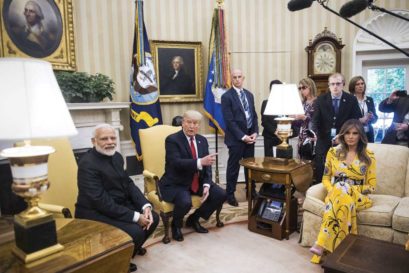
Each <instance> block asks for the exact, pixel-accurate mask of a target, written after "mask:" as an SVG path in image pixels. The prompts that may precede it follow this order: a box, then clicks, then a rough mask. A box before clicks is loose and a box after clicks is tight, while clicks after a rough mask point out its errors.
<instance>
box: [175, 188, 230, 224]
mask: <svg viewBox="0 0 409 273" xmlns="http://www.w3.org/2000/svg"><path fill="white" fill-rule="evenodd" d="M191 195H192V192H191V191H190V190H185V191H179V192H178V193H177V194H176V195H175V199H174V200H173V201H172V203H173V204H174V208H173V221H172V225H173V226H175V227H178V228H181V227H182V226H183V218H184V217H185V215H186V214H187V213H188V212H189V210H190V209H191V208H192V197H191ZM225 201H226V191H225V190H223V189H222V188H220V187H219V186H217V185H216V184H212V185H211V186H210V189H209V196H208V198H207V199H206V201H205V202H204V203H203V204H202V205H201V206H200V207H199V208H198V209H197V210H196V211H195V212H194V214H193V217H195V218H196V219H195V220H198V219H199V218H200V217H201V218H203V219H205V220H208V219H209V217H210V216H211V215H212V213H213V212H214V211H215V210H217V209H218V208H219V207H221V206H222V205H223V203H224V202H225Z"/></svg>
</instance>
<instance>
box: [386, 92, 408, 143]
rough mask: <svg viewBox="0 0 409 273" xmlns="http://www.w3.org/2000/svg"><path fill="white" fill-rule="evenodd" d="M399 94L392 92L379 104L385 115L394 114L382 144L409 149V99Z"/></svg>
mask: <svg viewBox="0 0 409 273" xmlns="http://www.w3.org/2000/svg"><path fill="white" fill-rule="evenodd" d="M397 92H398V91H394V92H392V94H391V95H390V96H389V97H388V98H386V99H384V100H383V101H382V102H381V103H380V104H379V111H381V112H383V113H392V112H393V122H392V124H391V126H390V127H389V128H388V130H387V131H386V134H385V137H384V138H383V139H382V143H384V144H398V145H402V146H407V147H409V97H408V95H405V94H402V95H401V94H400V93H397ZM399 95H401V96H399Z"/></svg>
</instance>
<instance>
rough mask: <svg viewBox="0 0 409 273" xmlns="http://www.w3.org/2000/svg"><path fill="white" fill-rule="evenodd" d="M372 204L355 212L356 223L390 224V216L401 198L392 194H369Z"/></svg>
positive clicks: (388, 225) (385, 225)
mask: <svg viewBox="0 0 409 273" xmlns="http://www.w3.org/2000/svg"><path fill="white" fill-rule="evenodd" d="M369 197H370V198H371V199H372V200H373V206H372V207H370V208H368V209H364V210H361V211H359V212H358V213H357V220H358V224H362V225H372V226H383V227H391V226H392V216H393V213H394V211H395V208H396V206H397V205H398V204H399V201H400V200H401V198H399V197H396V196H392V195H382V194H371V195H369Z"/></svg>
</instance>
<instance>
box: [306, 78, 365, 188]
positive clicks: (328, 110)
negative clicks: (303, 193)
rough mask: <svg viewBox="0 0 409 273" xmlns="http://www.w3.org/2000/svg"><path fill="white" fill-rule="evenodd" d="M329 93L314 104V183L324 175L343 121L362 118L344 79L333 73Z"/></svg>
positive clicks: (329, 82) (329, 83) (319, 180)
mask: <svg viewBox="0 0 409 273" xmlns="http://www.w3.org/2000/svg"><path fill="white" fill-rule="evenodd" d="M328 86H329V90H330V92H326V93H325V94H322V95H320V96H319V97H318V98H317V99H316V100H315V103H314V110H315V111H314V115H313V118H312V128H313V131H314V132H315V133H316V135H317V144H316V147H315V159H314V163H315V182H316V183H320V182H321V179H322V175H323V173H324V164H325V157H326V155H327V152H328V150H329V148H330V147H331V145H332V144H333V143H332V142H333V141H335V137H336V135H337V134H338V132H339V130H340V129H341V127H342V125H343V124H344V122H345V121H347V120H349V119H359V118H361V117H362V114H361V110H360V109H359V106H358V101H357V99H356V98H355V97H354V96H353V95H350V94H348V93H346V92H345V91H343V88H344V86H345V78H344V76H343V75H342V74H340V73H334V74H332V75H330V76H329V78H328Z"/></svg>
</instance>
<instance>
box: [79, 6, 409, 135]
mask: <svg viewBox="0 0 409 273" xmlns="http://www.w3.org/2000/svg"><path fill="white" fill-rule="evenodd" d="M215 2H216V1H215V0H145V1H144V3H145V23H146V28H147V31H148V36H149V38H150V39H155V40H174V41H201V42H202V44H203V53H204V54H203V69H204V73H203V75H204V76H203V77H204V78H205V77H206V73H207V47H208V40H209V35H210V27H211V17H212V14H213V8H214V7H215ZM345 2H347V1H346V0H343V1H330V7H331V8H333V9H335V10H339V8H340V7H341V5H342V4H344V3H345ZM287 3H288V1H287V0H285V1H284V0H251V1H248V0H225V12H226V16H227V17H226V25H227V32H228V37H229V40H230V51H231V52H232V54H231V63H232V67H237V68H242V70H243V71H244V73H245V76H246V81H245V86H246V88H248V89H250V90H251V91H252V92H253V93H254V95H255V98H256V108H257V109H260V105H261V102H262V100H263V99H264V98H266V97H267V96H268V84H269V82H270V80H272V79H280V80H282V81H285V82H289V83H296V82H297V81H298V80H299V79H300V78H302V77H305V76H306V74H307V53H306V52H305V50H304V48H305V47H306V46H307V45H308V41H309V40H310V39H313V38H314V36H315V35H316V34H318V33H319V32H321V31H322V30H323V29H324V27H327V28H328V30H330V31H332V32H334V33H335V34H336V35H337V36H338V37H341V38H342V41H343V43H344V44H345V45H346V46H345V47H344V49H343V53H342V54H343V55H342V73H344V74H345V76H346V77H347V78H349V77H350V76H351V75H350V74H351V71H352V68H351V65H352V56H351V54H352V53H351V52H352V44H353V41H354V38H355V35H356V33H357V31H358V28H356V27H355V26H353V25H352V24H350V23H348V22H346V21H344V20H343V19H341V18H339V17H337V16H336V15H333V14H332V13H330V12H329V11H326V10H325V9H324V8H323V7H321V6H320V5H319V4H318V3H317V2H314V3H313V5H312V7H310V8H308V9H305V10H302V11H298V12H289V11H288V10H287ZM376 5H378V6H380V7H384V8H386V9H406V10H407V9H409V1H407V0H379V1H377V2H376ZM133 13H134V1H133V0H120V1H119V0H74V16H75V17H74V18H75V21H74V23H75V38H76V50H77V63H78V70H80V71H88V72H92V73H95V72H101V73H105V74H107V75H109V76H111V77H112V78H113V79H114V81H115V82H116V92H117V94H116V96H115V100H116V101H128V78H129V75H128V74H129V66H130V56H131V50H132V49H131V47H132V38H133V17H134V15H133ZM376 14H377V13H376V12H374V11H371V10H365V11H364V12H361V13H360V14H359V15H357V16H354V17H353V18H352V20H353V21H355V22H357V23H358V24H361V25H362V24H363V23H364V22H366V21H367V20H368V19H369V18H370V17H371V16H375V15H376ZM190 108H194V109H198V110H202V104H201V103H189V104H162V115H163V119H164V123H170V121H171V119H172V117H173V116H175V115H178V114H180V113H183V111H185V110H187V109H190ZM122 116H123V117H124V118H128V113H123V115H122ZM127 124H128V121H126V122H124V125H125V127H127V126H126V125H127ZM203 132H206V133H208V132H209V130H208V129H207V128H206V129H202V133H203ZM125 134H126V135H127V134H128V132H126V133H125ZM128 138H129V137H128Z"/></svg>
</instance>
